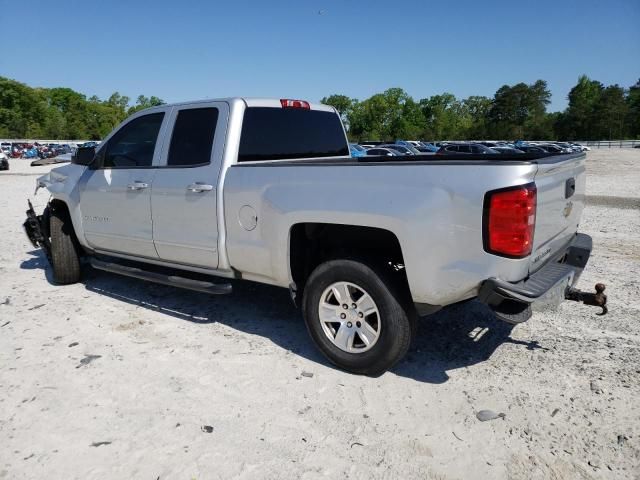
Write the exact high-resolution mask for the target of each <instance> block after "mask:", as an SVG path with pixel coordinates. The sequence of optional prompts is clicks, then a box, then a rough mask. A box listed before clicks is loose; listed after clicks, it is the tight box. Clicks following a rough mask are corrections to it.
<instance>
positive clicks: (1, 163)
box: [0, 151, 9, 170]
mask: <svg viewBox="0 0 640 480" xmlns="http://www.w3.org/2000/svg"><path fill="white" fill-rule="evenodd" d="M0 170H9V157H8V156H7V154H6V153H4V152H2V151H0Z"/></svg>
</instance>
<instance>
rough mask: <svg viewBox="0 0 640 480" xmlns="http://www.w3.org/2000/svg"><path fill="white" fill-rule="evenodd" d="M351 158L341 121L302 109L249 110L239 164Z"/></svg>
mask: <svg viewBox="0 0 640 480" xmlns="http://www.w3.org/2000/svg"><path fill="white" fill-rule="evenodd" d="M337 156H349V148H348V145H347V139H346V137H345V134H344V130H343V128H342V123H341V121H340V117H339V116H338V115H336V114H335V113H334V112H325V111H319V110H307V109H301V108H270V107H249V108H247V109H246V111H245V113H244V120H243V122H242V136H241V138H240V150H239V152H238V161H239V162H250V161H265V160H285V159H292V158H318V157H337Z"/></svg>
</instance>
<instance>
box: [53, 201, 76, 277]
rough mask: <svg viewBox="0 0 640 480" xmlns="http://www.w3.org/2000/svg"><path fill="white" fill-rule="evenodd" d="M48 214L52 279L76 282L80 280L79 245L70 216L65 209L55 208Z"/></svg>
mask: <svg viewBox="0 0 640 480" xmlns="http://www.w3.org/2000/svg"><path fill="white" fill-rule="evenodd" d="M49 215H50V216H49V230H50V235H51V255H50V261H51V267H52V268H53V280H54V282H55V283H57V284H60V285H68V284H70V283H76V282H78V281H80V247H79V245H78V241H77V240H76V237H75V233H74V231H73V225H72V223H71V218H70V217H69V215H68V214H67V213H66V212H65V211H60V210H56V209H54V210H52V211H50V212H49Z"/></svg>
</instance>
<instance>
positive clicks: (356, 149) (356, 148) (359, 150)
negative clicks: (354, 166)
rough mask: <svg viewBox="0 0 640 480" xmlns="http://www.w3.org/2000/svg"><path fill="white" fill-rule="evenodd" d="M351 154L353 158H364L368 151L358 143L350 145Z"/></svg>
mask: <svg viewBox="0 0 640 480" xmlns="http://www.w3.org/2000/svg"><path fill="white" fill-rule="evenodd" d="M349 152H350V153H351V157H353V158H358V157H364V156H366V155H367V149H366V148H364V147H363V146H362V145H358V144H357V143H350V144H349Z"/></svg>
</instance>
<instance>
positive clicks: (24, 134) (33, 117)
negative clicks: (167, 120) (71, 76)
mask: <svg viewBox="0 0 640 480" xmlns="http://www.w3.org/2000/svg"><path fill="white" fill-rule="evenodd" d="M163 103H164V102H163V101H162V99H160V98H158V97H154V96H151V97H145V96H144V95H140V96H138V98H137V99H136V101H135V103H134V104H133V105H130V99H129V97H127V96H124V95H121V94H120V93H118V92H115V93H113V94H112V95H111V96H110V97H109V98H108V99H107V100H100V99H99V98H98V97H97V96H95V95H94V96H92V97H89V98H87V97H86V95H83V94H81V93H78V92H76V91H74V90H72V89H70V88H32V87H29V86H28V85H25V84H24V83H20V82H17V81H15V80H11V79H9V78H5V77H0V138H60V139H62V138H66V139H90V140H100V139H101V138H103V137H104V136H105V135H106V134H107V133H109V132H110V131H111V130H113V128H114V127H116V126H117V125H118V124H119V123H120V122H121V121H122V120H124V119H125V118H126V117H127V116H129V115H131V114H132V113H135V112H137V111H138V110H141V109H143V108H147V107H153V106H156V105H161V104H163Z"/></svg>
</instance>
